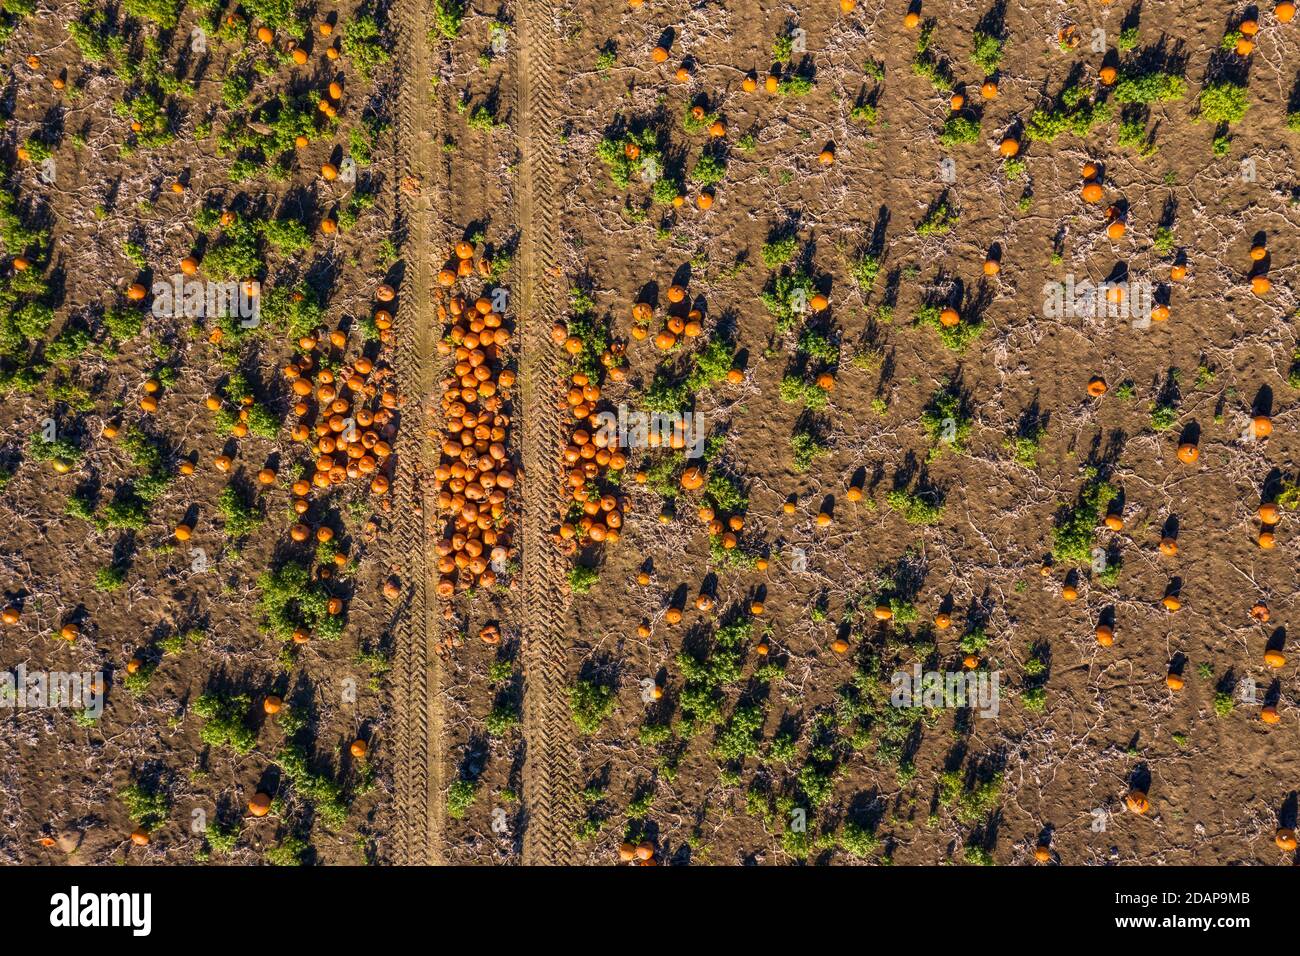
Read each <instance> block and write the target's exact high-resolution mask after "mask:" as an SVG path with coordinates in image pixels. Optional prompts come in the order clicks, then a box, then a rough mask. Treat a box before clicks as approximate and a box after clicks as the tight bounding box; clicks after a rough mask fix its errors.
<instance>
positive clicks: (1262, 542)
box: [1255, 531, 1277, 551]
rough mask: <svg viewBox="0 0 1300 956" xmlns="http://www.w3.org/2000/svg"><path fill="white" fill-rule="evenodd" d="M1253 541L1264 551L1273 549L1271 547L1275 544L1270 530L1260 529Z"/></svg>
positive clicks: (1275, 541)
mask: <svg viewBox="0 0 1300 956" xmlns="http://www.w3.org/2000/svg"><path fill="white" fill-rule="evenodd" d="M1255 543H1256V544H1258V545H1259V546H1260V547H1261V548H1263V549H1264V550H1265V551H1271V550H1273V547H1274V546H1275V545H1276V544H1277V540H1276V539H1275V538H1274V537H1273V532H1272V531H1261V532H1260V533H1259V537H1257V538H1256V539H1255Z"/></svg>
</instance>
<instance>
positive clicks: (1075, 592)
mask: <svg viewBox="0 0 1300 956" xmlns="http://www.w3.org/2000/svg"><path fill="white" fill-rule="evenodd" d="M1061 597H1062V599H1064V600H1066V601H1077V600H1078V599H1079V589H1078V588H1076V587H1075V586H1074V585H1073V584H1067V585H1065V586H1064V587H1063V588H1061Z"/></svg>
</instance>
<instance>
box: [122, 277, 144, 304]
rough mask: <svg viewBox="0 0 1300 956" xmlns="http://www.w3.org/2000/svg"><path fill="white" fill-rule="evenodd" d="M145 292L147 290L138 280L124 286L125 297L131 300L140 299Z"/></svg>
mask: <svg viewBox="0 0 1300 956" xmlns="http://www.w3.org/2000/svg"><path fill="white" fill-rule="evenodd" d="M147 294H148V290H147V289H145V287H144V286H142V285H141V284H140V283H138V282H132V283H131V284H130V285H129V286H127V287H126V297H127V298H128V299H130V300H131V301H132V302H139V301H141V300H142V299H143V298H144V297H145V296H146V295H147Z"/></svg>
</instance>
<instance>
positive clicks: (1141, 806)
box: [1124, 787, 1151, 816]
mask: <svg viewBox="0 0 1300 956" xmlns="http://www.w3.org/2000/svg"><path fill="white" fill-rule="evenodd" d="M1124 805H1125V806H1126V807H1128V808H1129V809H1130V810H1131V811H1133V812H1134V813H1136V814H1138V815H1139V816H1141V815H1142V814H1144V813H1146V812H1147V811H1148V810H1150V809H1151V801H1150V800H1148V799H1147V795H1146V793H1145V792H1144V791H1142V790H1139V789H1137V788H1136V787H1134V788H1133V789H1132V790H1130V791H1129V792H1128V795H1127V796H1125V797H1124Z"/></svg>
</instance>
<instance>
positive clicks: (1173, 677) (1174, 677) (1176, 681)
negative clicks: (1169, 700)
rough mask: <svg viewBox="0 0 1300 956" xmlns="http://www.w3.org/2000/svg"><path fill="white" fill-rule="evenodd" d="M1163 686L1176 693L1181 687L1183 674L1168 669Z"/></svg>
mask: <svg viewBox="0 0 1300 956" xmlns="http://www.w3.org/2000/svg"><path fill="white" fill-rule="evenodd" d="M1165 686H1166V687H1168V688H1169V689H1170V690H1172V691H1174V692H1175V693H1177V692H1178V691H1180V690H1182V689H1183V676H1182V675H1181V674H1175V673H1174V672H1173V671H1170V672H1169V673H1168V674H1166V675H1165Z"/></svg>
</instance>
